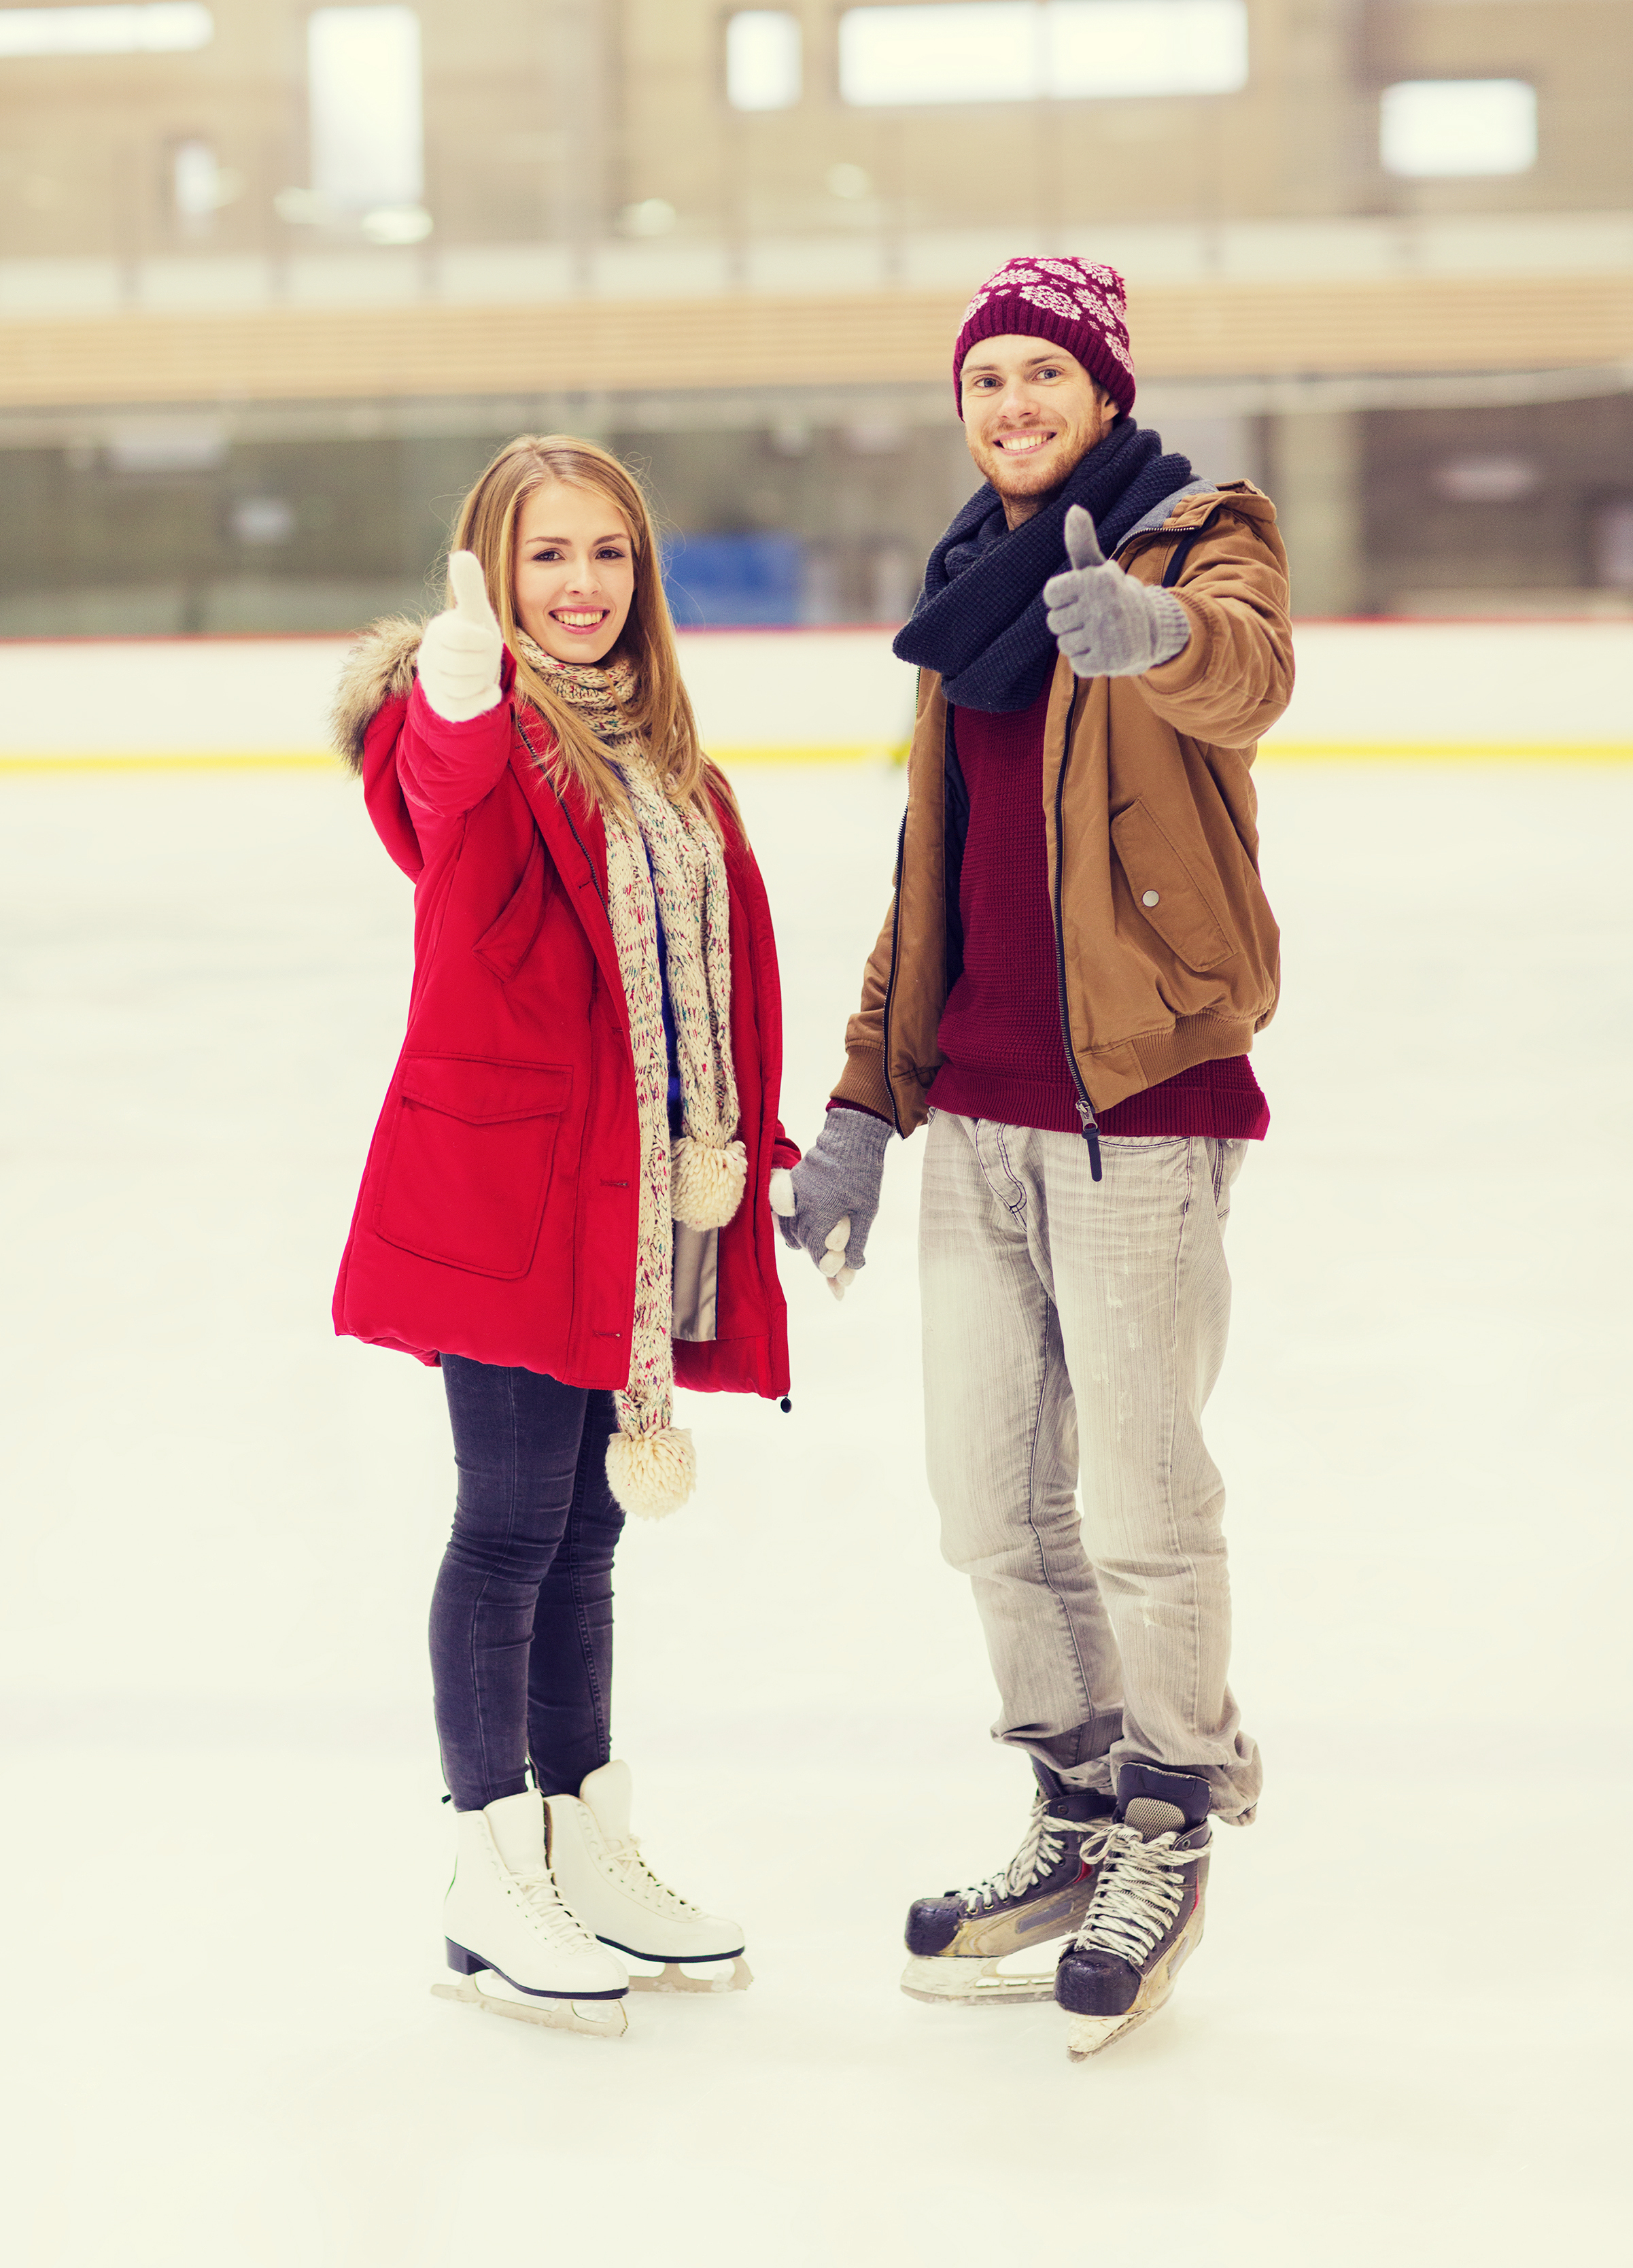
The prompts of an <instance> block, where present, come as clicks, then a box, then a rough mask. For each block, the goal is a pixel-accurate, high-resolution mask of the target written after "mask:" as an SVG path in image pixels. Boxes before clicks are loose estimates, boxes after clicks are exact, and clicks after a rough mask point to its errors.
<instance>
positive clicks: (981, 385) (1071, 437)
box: [959, 335, 1117, 527]
mask: <svg viewBox="0 0 1633 2268" xmlns="http://www.w3.org/2000/svg"><path fill="white" fill-rule="evenodd" d="M959 392H960V395H961V397H962V400H963V404H964V431H965V433H966V435H967V438H968V441H969V453H970V455H971V456H972V457H973V458H974V459H975V463H976V465H977V466H978V468H980V470H981V472H982V474H983V475H985V477H986V478H987V479H988V480H989V481H990V482H991V483H992V485H993V487H994V488H995V489H996V490H997V492H998V494H999V496H1000V497H1003V499H1004V517H1005V518H1006V519H1007V520H1008V521H1009V524H1010V526H1011V527H1019V524H1020V522H1021V521H1022V520H1023V519H1031V517H1032V515H1033V512H1036V510H1037V509H1038V506H1039V505H1040V504H1041V503H1042V502H1043V500H1044V498H1045V497H1048V496H1049V495H1050V494H1052V493H1053V491H1054V490H1056V489H1057V488H1058V487H1059V486H1060V484H1061V482H1063V480H1064V479H1065V478H1066V476H1067V475H1068V474H1069V473H1070V471H1071V469H1072V467H1073V466H1074V465H1076V464H1077V463H1078V460H1079V459H1080V458H1082V457H1085V456H1086V455H1087V454H1088V452H1089V451H1090V450H1091V449H1092V448H1093V446H1094V445H1095V443H1096V442H1097V441H1101V440H1103V439H1104V438H1105V437H1106V435H1107V433H1108V432H1109V431H1110V430H1111V428H1112V425H1113V424H1114V422H1115V420H1116V416H1117V405H1116V403H1115V402H1114V401H1112V400H1111V398H1110V396H1109V395H1108V394H1105V393H1104V392H1102V390H1101V389H1100V387H1098V386H1097V385H1096V384H1095V382H1094V380H1093V379H1092V378H1091V377H1090V376H1089V373H1088V372H1087V371H1086V370H1085V368H1084V367H1083V365H1082V364H1081V363H1080V362H1079V361H1078V357H1076V355H1072V354H1068V353H1067V351H1066V350H1065V348H1064V347H1056V346H1051V345H1050V344H1049V342H1048V340H1047V339H1039V338H1026V337H1021V336H1019V335H1017V336H1013V337H1004V338H997V339H981V340H978V341H977V342H976V343H975V345H974V346H973V347H972V348H971V349H970V350H969V353H968V354H967V356H966V357H965V361H964V367H963V369H962V371H961V372H960V375H959Z"/></svg>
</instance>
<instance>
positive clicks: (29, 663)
mask: <svg viewBox="0 0 1633 2268" xmlns="http://www.w3.org/2000/svg"><path fill="white" fill-rule="evenodd" d="M1295 637H1296V642H1297V645H1298V682H1297V684H1296V686H1295V688H1294V691H1293V698H1292V703H1291V706H1290V708H1289V709H1288V711H1287V713H1286V715H1285V717H1284V718H1283V719H1282V720H1281V723H1280V725H1278V727H1277V729H1276V731H1275V732H1274V733H1271V734H1270V735H1269V737H1268V738H1267V739H1266V740H1265V741H1264V742H1263V744H1262V755H1263V757H1264V759H1265V761H1266V762H1290V763H1294V762H1297V763H1312V762H1380V761H1386V760H1387V761H1393V762H1415V763H1453V764H1482V763H1484V764H1491V763H1554V762H1565V763H1592V764H1606V763H1625V762H1633V705H1630V704H1629V696H1628V687H1629V684H1633V616H1624V617H1621V618H1615V617H1610V618H1603V617H1601V618H1600V619H1597V620H1595V619H1592V618H1586V617H1577V618H1572V619H1568V620H1536V619H1532V620H1526V621H1519V620H1495V621H1486V622H1474V621H1469V620H1467V619H1464V620H1456V621H1443V622H1431V621H1427V620H1424V619H1423V618H1417V619H1414V620H1405V619H1398V618H1397V619H1392V620H1382V621H1366V622H1317V621H1312V620H1308V619H1301V620H1299V621H1298V622H1297V623H1296V624H1295ZM353 643H354V640H353V638H352V637H348V636H345V635H338V636H323V637H310V636H297V637H215V636H211V637H197V638H173V637H154V638H118V639H114V638H106V639H95V638H77V639H68V640H63V639H39V640H35V639H4V640H0V770H6V771H14V772H40V771H42V770H60V769H63V768H64V767H68V768H77V769H80V770H98V771H109V770H126V769H137V770H167V771H169V770H173V771H183V770H195V771H202V770H254V769H260V770H293V769H308V768H310V769H318V768H321V767H324V766H327V764H329V763H331V762H334V761H335V760H334V759H333V758H332V757H331V756H330V755H328V754H327V752H326V749H325V745H324V744H325V741H326V739H327V719H328V711H329V708H330V704H331V702H332V699H333V695H334V689H335V682H336V680H337V678H338V676H339V674H340V670H341V666H342V662H343V660H344V659H345V657H346V655H347V653H348V652H349V650H350V648H351V646H352V644H353ZM680 650H681V666H682V668H683V670H684V672H685V675H686V681H687V684H688V689H689V691H690V693H691V696H692V700H693V703H694V706H695V710H696V712H697V718H698V724H699V728H700V730H701V732H702V740H703V745H704V746H705V747H707V748H708V749H709V750H710V753H711V754H712V755H715V756H716V757H717V759H718V760H719V762H721V763H723V764H724V765H725V767H726V768H727V770H731V769H732V767H733V766H743V767H747V766H752V765H760V764H806V765H835V764H847V763H850V764H856V763H866V762H873V763H880V764H884V763H889V762H900V761H901V755H902V753H903V751H904V749H905V747H906V743H907V740H908V734H909V733H910V732H911V729H912V718H913V711H914V705H915V693H916V672H915V671H914V670H913V669H912V668H911V667H909V666H908V665H907V664H906V663H904V662H901V661H898V660H897V659H896V658H895V656H894V653H893V652H891V631H890V629H889V627H888V626H887V625H882V624H881V625H873V626H851V627H849V628H845V627H838V626H835V627H828V628H816V627H813V628H805V629H794V630H776V629H771V628H761V629H753V630H683V631H681V632H680ZM70 656H71V659H70ZM65 664H66V666H65ZM246 696H248V697H246Z"/></svg>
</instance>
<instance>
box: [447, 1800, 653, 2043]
mask: <svg viewBox="0 0 1633 2268" xmlns="http://www.w3.org/2000/svg"><path fill="white" fill-rule="evenodd" d="M453 1824H454V1834H455V1837H456V1852H457V1855H456V1858H455V1861H454V1870H453V1880H452V1882H451V1883H450V1884H449V1886H448V1896H447V1899H446V1901H445V1904H444V1906H443V1930H444V1933H445V1936H446V1938H447V1942H448V1966H449V1968H450V1969H452V1970H453V1972H454V1974H455V1976H456V1977H458V1978H459V1979H460V1982H459V1983H457V1984H444V1985H432V1986H431V1991H432V1992H434V1993H435V1994H436V1995H437V1997H438V1999H442V2000H464V2001H467V2002H469V2003H470V2004H471V2005H472V2006H474V2007H479V2008H485V2009H486V2010H487V2011H488V2012H489V2014H490V2015H495V2016H514V2017H516V2018H517V2019H518V2020H519V2021H520V2022H522V2023H525V2024H547V2025H548V2026H550V2027H551V2028H552V2029H555V2030H558V2031H565V2032H588V2033H589V2034H591V2035H592V2037H594V2038H596V2039H616V2038H617V2037H618V2036H619V2035H620V2034H621V2033H622V2032H624V2031H626V2030H627V2029H629V2018H628V2017H627V2016H626V2015H625V2014H624V2006H623V2002H624V1995H625V1993H626V1992H628V1991H629V1974H628V1972H627V1971H626V1970H625V1968H624V1965H623V1963H622V1961H620V1960H619V1959H618V1958H617V1956H616V1955H614V1954H611V1953H609V1952H607V1949H606V1948H605V1947H604V1946H601V1945H598V1944H597V1942H596V1940H595V1939H594V1937H593V1936H592V1933H591V1932H590V1931H589V1930H587V1929H586V1928H585V1926H584V1924H583V1922H581V1921H580V1920H579V1918H578V1917H577V1914H575V1913H574V1912H573V1911H572V1909H571V1908H570V1906H569V1905H567V1904H565V1903H564V1902H563V1898H562V1896H561V1894H560V1892H559V1891H558V1890H557V1889H556V1886H555V1882H554V1881H552V1880H551V1878H550V1871H549V1867H548V1863H547V1861H546V1858H545V1846H544V1807H543V1805H542V1804H541V1802H540V1800H539V1798H538V1797H537V1796H536V1795H534V1794H533V1793H532V1791H531V1790H529V1791H528V1792H527V1793H525V1794H522V1795H506V1796H502V1797H501V1798H500V1800H498V1802H497V1803H490V1804H489V1806H488V1808H487V1809H486V1810H485V1811H460V1812H456V1813H455V1814H454V1822H453ZM479 1977H492V1978H493V1979H494V1980H496V1981H495V1983H494V1985H493V1987H492V1989H487V1988H484V1986H483V1985H481V1984H479V1983H478V1981H477V1980H478V1978H479ZM506 1987H508V1988H509V1989H508V1990H506V1989H504V1988H506Z"/></svg>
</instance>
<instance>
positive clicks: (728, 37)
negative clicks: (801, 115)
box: [725, 8, 800, 110]
mask: <svg viewBox="0 0 1633 2268" xmlns="http://www.w3.org/2000/svg"><path fill="white" fill-rule="evenodd" d="M725 92H726V99H727V101H728V102H729V103H730V104H731V106H732V109H733V110H791V109H792V107H793V106H794V104H795V103H797V102H798V99H799V92H800V40H799V18H798V16H792V15H790V14H789V12H788V11H787V10H786V9H783V8H744V9H742V10H740V11H739V13H738V14H737V15H735V16H733V17H732V18H730V20H729V21H728V23H727V25H726V27H725Z"/></svg>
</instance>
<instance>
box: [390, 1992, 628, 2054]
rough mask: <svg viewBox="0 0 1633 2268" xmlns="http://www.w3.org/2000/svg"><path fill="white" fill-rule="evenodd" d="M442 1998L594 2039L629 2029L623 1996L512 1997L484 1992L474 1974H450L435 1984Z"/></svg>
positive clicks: (612, 2037) (611, 2037)
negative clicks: (553, 1998)
mask: <svg viewBox="0 0 1633 2268" xmlns="http://www.w3.org/2000/svg"><path fill="white" fill-rule="evenodd" d="M431 1992H432V1996H433V1997H434V1998H435V1999H438V2000H463V2001H464V2002H465V2003H466V2004H467V2007H473V2008H481V2009H483V2010H485V2011H486V2013H487V2014H489V2015H490V2016H510V2017H511V2018H513V2019H514V2021H516V2022H517V2023H519V2024H537V2025H540V2026H541V2028H542V2029H545V2030H547V2031H552V2032H582V2033H584V2034H585V2036H587V2037H588V2038H590V2039H594V2040H616V2039H621V2038H622V2036H623V2035H624V2033H625V2032H627V2031H628V2030H629V2017H628V2016H627V2015H626V2014H624V2005H623V2002H622V2000H545V1999H533V1998H532V1997H531V1996H530V1997H529V1998H528V1999H525V2000H523V1999H515V2000H513V1999H511V1998H510V1997H509V1995H508V1994H502V1993H498V1992H483V1991H482V1986H481V1985H479V1984H478V1983H477V1982H476V1979H475V1978H474V1977H458V1978H454V1977H450V1978H449V1979H448V1980H447V1982H446V1983H445V1984H436V1985H432V1986H431Z"/></svg>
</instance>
